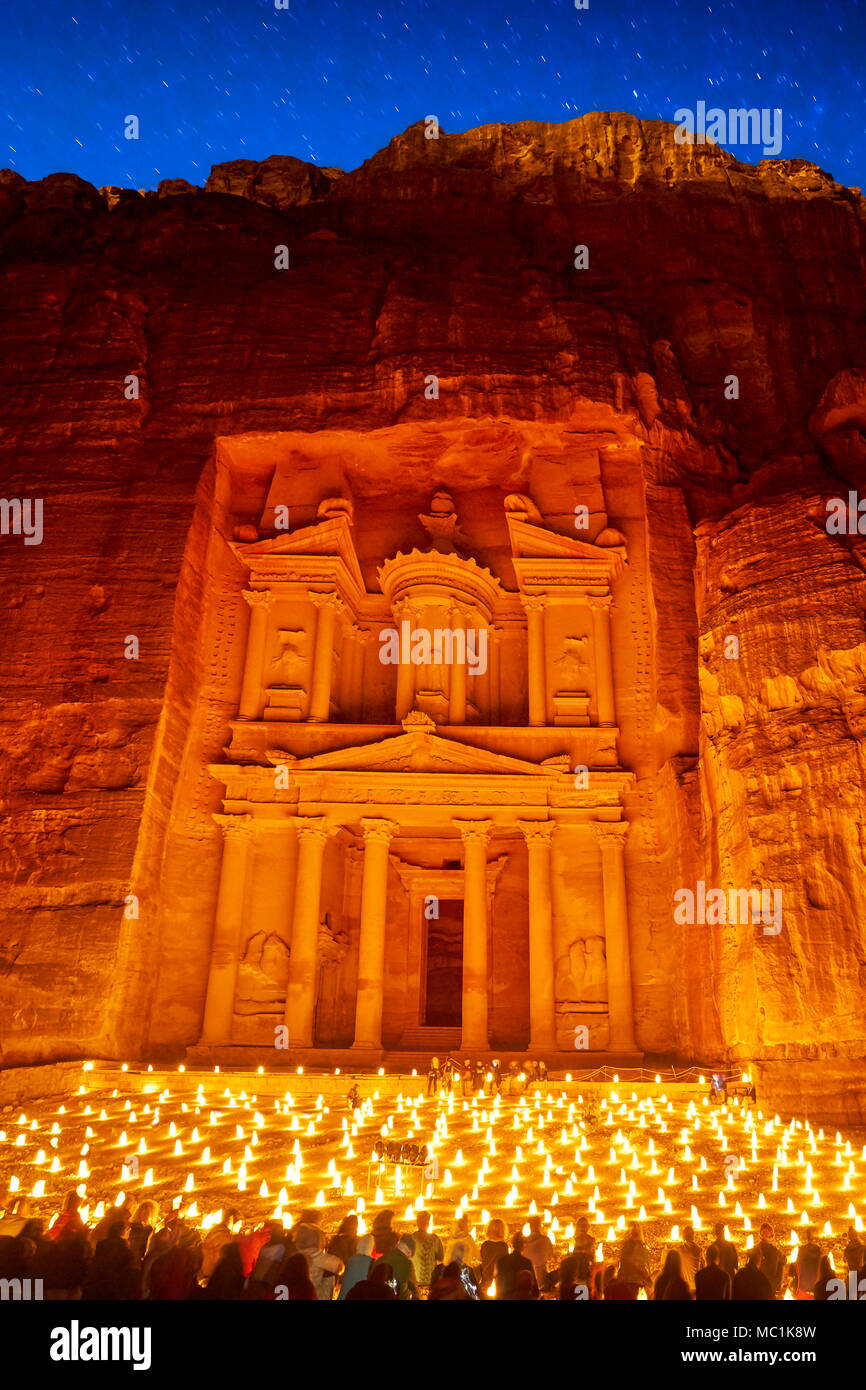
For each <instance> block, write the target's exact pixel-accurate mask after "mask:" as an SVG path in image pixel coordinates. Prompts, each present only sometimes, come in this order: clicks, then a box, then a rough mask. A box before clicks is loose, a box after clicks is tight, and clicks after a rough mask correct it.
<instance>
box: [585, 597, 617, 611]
mask: <svg viewBox="0 0 866 1390" xmlns="http://www.w3.org/2000/svg"><path fill="white" fill-rule="evenodd" d="M586 602H587V603H588V605H589V607H590V608H610V606H611V604H612V603H613V596H612V595H611V594H587V595H586Z"/></svg>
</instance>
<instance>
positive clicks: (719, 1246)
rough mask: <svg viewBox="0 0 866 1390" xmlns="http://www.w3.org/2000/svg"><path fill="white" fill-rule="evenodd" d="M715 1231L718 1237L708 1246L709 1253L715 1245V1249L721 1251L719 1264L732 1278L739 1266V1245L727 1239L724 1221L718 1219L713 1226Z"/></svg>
mask: <svg viewBox="0 0 866 1390" xmlns="http://www.w3.org/2000/svg"><path fill="white" fill-rule="evenodd" d="M713 1231H714V1232H715V1237H716V1238H715V1240H714V1241H713V1244H712V1246H710V1247H709V1248H708V1250H707V1254H709V1252H710V1250H711V1249H713V1247H715V1249H716V1250H718V1252H719V1264H720V1265H721V1267H722V1269H723V1270H724V1271H725V1273H726V1274H728V1275H730V1277H731V1279H733V1277H734V1275H735V1274H736V1272H737V1266H738V1264H739V1259H738V1257H737V1247H736V1245H733V1244H732V1243H731V1241H729V1240H725V1223H724V1221H717V1222H716V1224H715V1226H714V1227H713Z"/></svg>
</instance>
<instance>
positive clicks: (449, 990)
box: [424, 898, 463, 1028]
mask: <svg viewBox="0 0 866 1390" xmlns="http://www.w3.org/2000/svg"><path fill="white" fill-rule="evenodd" d="M462 1002H463V903H462V902H460V901H458V900H454V899H450V898H440V899H439V916H438V918H434V919H433V920H432V921H428V922H427V963H426V979H425V991H424V1025H425V1027H427V1028H459V1027H460V1024H461V1022H462V1019H463V1008H462Z"/></svg>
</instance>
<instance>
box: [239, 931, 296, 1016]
mask: <svg viewBox="0 0 866 1390" xmlns="http://www.w3.org/2000/svg"><path fill="white" fill-rule="evenodd" d="M288 978H289V948H288V946H287V945H286V943H285V941H283V939H282V937H280V936H277V935H275V933H273V932H263V931H258V932H254V933H253V935H252V936H251V937H250V939H249V941H248V942H247V944H246V949H245V951H244V954H243V956H242V958H241V962H240V966H239V968H238V986H237V994H236V996H235V1013H238V1014H281V1013H282V1011H283V1004H284V1002H285V998H286V986H287V984H288Z"/></svg>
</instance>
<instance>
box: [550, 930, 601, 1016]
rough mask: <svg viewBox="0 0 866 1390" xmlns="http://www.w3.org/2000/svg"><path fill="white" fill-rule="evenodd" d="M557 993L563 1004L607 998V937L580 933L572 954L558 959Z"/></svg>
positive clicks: (570, 950)
mask: <svg viewBox="0 0 866 1390" xmlns="http://www.w3.org/2000/svg"><path fill="white" fill-rule="evenodd" d="M556 997H557V999H558V1000H559V1002H560V1004H582V1003H589V1002H592V1001H599V1000H604V999H606V998H607V961H606V959H605V954H604V937H602V936H588V937H577V939H576V940H575V941H572V943H571V945H570V946H569V948H568V954H567V955H564V956H560V957H559V960H558V961H557V962H556Z"/></svg>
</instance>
